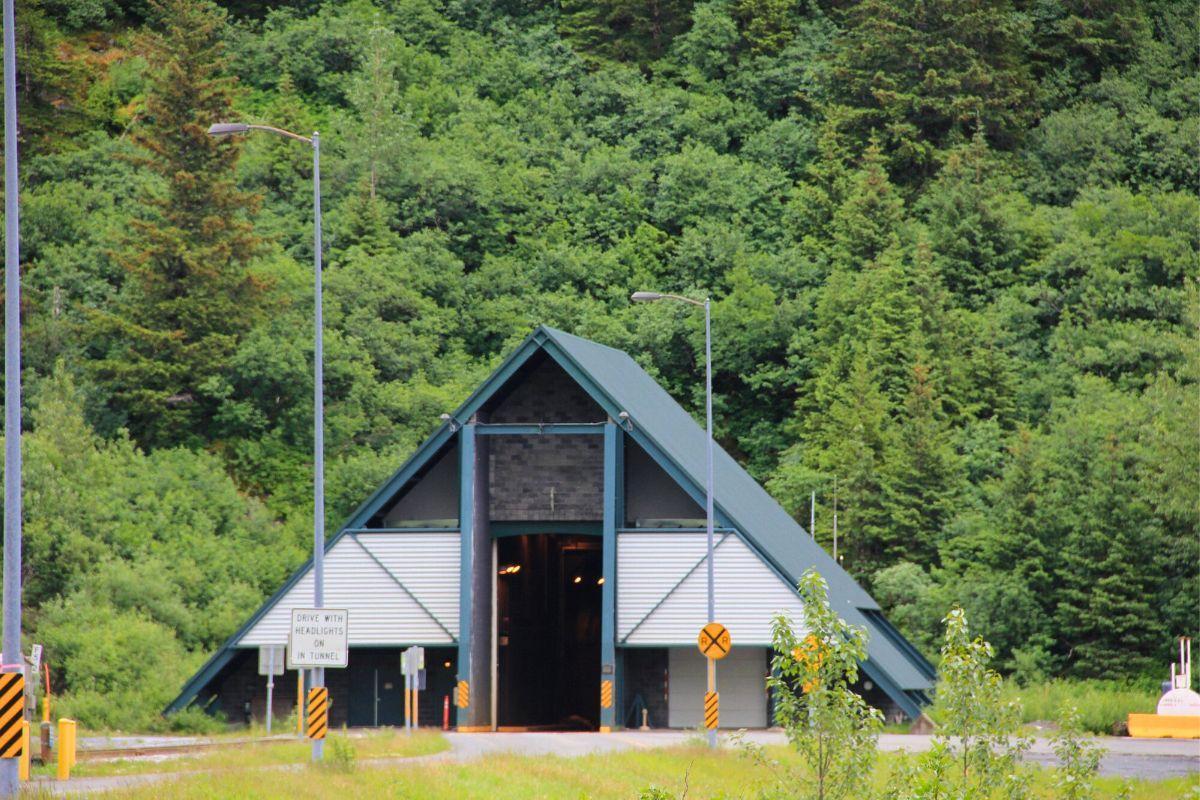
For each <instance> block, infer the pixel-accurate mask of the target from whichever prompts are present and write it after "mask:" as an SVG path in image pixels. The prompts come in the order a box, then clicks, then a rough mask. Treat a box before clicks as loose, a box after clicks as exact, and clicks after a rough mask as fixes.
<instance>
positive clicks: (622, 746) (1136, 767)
mask: <svg viewBox="0 0 1200 800" xmlns="http://www.w3.org/2000/svg"><path fill="white" fill-rule="evenodd" d="M138 738H139V741H138V742H137V746H140V747H144V746H146V745H147V744H149V742H148V741H146V737H138ZM180 738H183V737H180ZM446 738H447V739H448V740H449V742H450V749H449V750H447V751H445V752H443V753H438V754H436V755H433V756H419V757H416V758H404V759H401V758H393V759H369V760H368V759H364V760H363V761H362V762H361V763H363V764H364V765H378V766H397V767H399V766H403V765H406V764H416V763H429V762H434V761H443V760H453V761H471V760H474V759H477V758H481V757H485V756H489V755H495V754H500V753H514V754H518V755H531V756H534V755H557V756H562V757H564V758H572V757H577V756H583V755H590V754H592V753H606V752H618V751H627V750H636V749H649V748H656V747H671V746H675V745H681V744H685V743H687V742H688V741H689V740H692V741H698V739H697V738H696V734H694V733H691V732H687V731H647V732H642V731H622V732H619V733H607V734H604V733H450V734H447V735H446ZM746 738H747V739H748V740H749V741H752V742H756V743H759V744H783V743H784V742H785V741H786V740H785V738H784V735H783V733H781V732H779V731H751V732H749V733H747V734H746ZM153 739H154V741H155V742H157V743H161V744H162V745H163V746H167V745H170V744H175V745H178V744H180V742H179V741H178V740H177V739H174V738H172V737H153ZM192 741H195V740H194V739H193V740H192ZM932 741H933V740H932V737H929V736H912V735H899V734H885V735H883V736H881V737H880V740H879V749H880V750H883V751H885V752H896V751H901V750H907V751H909V752H922V751H924V750H928V749H929V747H930V745H931V744H932ZM1099 742H1100V743H1101V745H1102V746H1103V747H1104V749H1105V755H1104V758H1103V760H1102V762H1101V766H1100V771H1101V773H1102V774H1104V775H1120V776H1124V777H1137V778H1151V779H1161V778H1170V777H1180V776H1185V775H1190V774H1196V773H1200V742H1198V741H1177V740H1169V739H1126V738H1113V737H1102V738H1101V739H1099ZM97 744H98V743H97ZM118 744H119V742H117V741H112V740H108V741H106V742H105V743H104V745H105V746H107V747H111V746H114V745H118ZM1029 760H1030V761H1032V762H1035V763H1038V764H1043V765H1052V764H1054V763H1055V759H1054V754H1053V750H1052V749H1051V745H1050V741H1049V740H1047V739H1037V740H1035V741H1034V745H1033V748H1032V749H1031V750H1030V753H1029ZM299 767H300V765H296V766H295V767H294V768H299ZM283 768H284V769H286V768H287V767H283ZM183 774H186V773H154V774H147V775H127V776H114V777H108V778H82V779H79V780H73V781H71V782H70V783H68V784H65V785H64V784H58V783H55V782H53V781H44V782H43V781H39V782H38V785H39V788H42V789H45V790H47V791H49V792H51V793H53V794H57V795H65V796H73V797H86V796H91V795H95V794H99V793H102V792H105V791H109V790H112V789H118V788H127V787H131V786H138V785H145V784H149V783H156V782H160V781H163V780H168V779H171V778H175V777H181V776H182V775H183Z"/></svg>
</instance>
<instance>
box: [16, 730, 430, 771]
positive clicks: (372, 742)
mask: <svg viewBox="0 0 1200 800" xmlns="http://www.w3.org/2000/svg"><path fill="white" fill-rule="evenodd" d="M243 733H244V732H243ZM334 739H338V740H341V739H348V740H349V741H351V742H352V743H353V748H354V753H355V755H356V757H357V758H359V759H369V758H403V757H409V756H424V755H432V754H434V753H440V752H441V751H443V750H445V749H447V748H448V747H449V746H450V745H449V743H448V742H447V741H446V739H445V738H444V737H443V736H442V735H441V734H440V733H436V732H434V731H417V732H416V733H414V734H412V735H411V736H410V735H407V734H405V733H403V732H400V731H392V730H379V731H371V732H369V733H361V734H360V733H355V734H352V735H349V736H348V735H346V734H343V733H331V734H330V736H329V745H327V746H329V747H331V748H332V747H333V740H334ZM311 752H312V748H311V745H310V744H309V742H308V741H307V740H301V739H294V740H291V741H280V742H259V743H253V744H244V745H230V746H228V747H220V748H214V749H212V750H203V751H200V752H199V753H197V754H194V755H183V754H181V755H172V756H169V757H166V758H163V759H161V760H159V759H149V758H131V759H106V760H103V761H84V760H80V761H77V762H76V764H75V766H74V767H73V768H72V769H71V777H73V778H90V777H101V776H106V775H138V774H143V773H150V772H197V771H203V770H222V771H237V770H247V769H249V770H252V769H253V768H255V767H263V766H278V765H283V764H303V763H306V762H307V761H308V760H309V756H310V753H311ZM55 770H56V766H55V765H54V764H47V765H45V766H41V767H34V769H33V774H34V775H53V774H55Z"/></svg>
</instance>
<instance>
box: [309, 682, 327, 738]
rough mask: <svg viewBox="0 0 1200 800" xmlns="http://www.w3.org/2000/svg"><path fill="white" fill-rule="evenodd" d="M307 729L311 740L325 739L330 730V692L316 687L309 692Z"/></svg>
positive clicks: (321, 687)
mask: <svg viewBox="0 0 1200 800" xmlns="http://www.w3.org/2000/svg"><path fill="white" fill-rule="evenodd" d="M307 721H308V722H307V727H306V730H307V732H308V738H309V739H324V738H325V732H326V731H327V730H328V729H329V690H328V689H326V688H325V687H324V686H314V687H313V688H311V689H309V690H308V714H307Z"/></svg>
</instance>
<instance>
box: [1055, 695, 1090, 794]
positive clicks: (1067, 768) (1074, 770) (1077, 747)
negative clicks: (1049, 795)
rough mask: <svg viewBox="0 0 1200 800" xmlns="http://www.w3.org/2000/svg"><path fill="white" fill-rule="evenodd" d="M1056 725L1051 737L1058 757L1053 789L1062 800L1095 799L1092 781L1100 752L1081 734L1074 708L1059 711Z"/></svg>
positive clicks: (1081, 730)
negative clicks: (1054, 732)
mask: <svg viewBox="0 0 1200 800" xmlns="http://www.w3.org/2000/svg"><path fill="white" fill-rule="evenodd" d="M1059 725H1060V728H1059V730H1058V732H1057V733H1056V734H1055V735H1054V737H1053V741H1054V755H1056V756H1057V757H1058V774H1057V775H1056V776H1055V779H1054V788H1055V790H1056V791H1057V792H1058V796H1059V797H1061V798H1062V800H1095V797H1096V787H1095V786H1094V785H1093V780H1094V779H1095V777H1096V773H1097V772H1098V771H1099V770H1100V754H1101V749H1100V747H1098V746H1097V745H1096V743H1095V742H1092V741H1089V740H1088V739H1087V738H1086V737H1085V736H1084V735H1083V728H1082V726H1081V725H1080V722H1079V710H1078V709H1076V708H1075V707H1074V706H1069V707H1067V708H1065V709H1064V710H1063V715H1062V717H1061V719H1060V720H1059Z"/></svg>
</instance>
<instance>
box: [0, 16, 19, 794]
mask: <svg viewBox="0 0 1200 800" xmlns="http://www.w3.org/2000/svg"><path fill="white" fill-rule="evenodd" d="M15 28H16V21H15V15H14V13H13V0H4V631H3V636H2V637H0V638H2V639H3V659H0V660H2V661H3V662H4V663H3V664H2V665H0V670H2V671H4V672H17V671H22V672H23V671H24V669H25V664H24V659H23V658H22V657H21V248H20V224H19V217H18V214H19V194H18V193H19V191H20V187H19V185H18V182H17V48H16V35H15ZM19 762H20V759H18V758H4V759H0V796H3V797H15V796H16V795H17V793H18V792H19V791H20V790H21V781H20V773H19V771H18V770H19V767H20V764H19Z"/></svg>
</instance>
